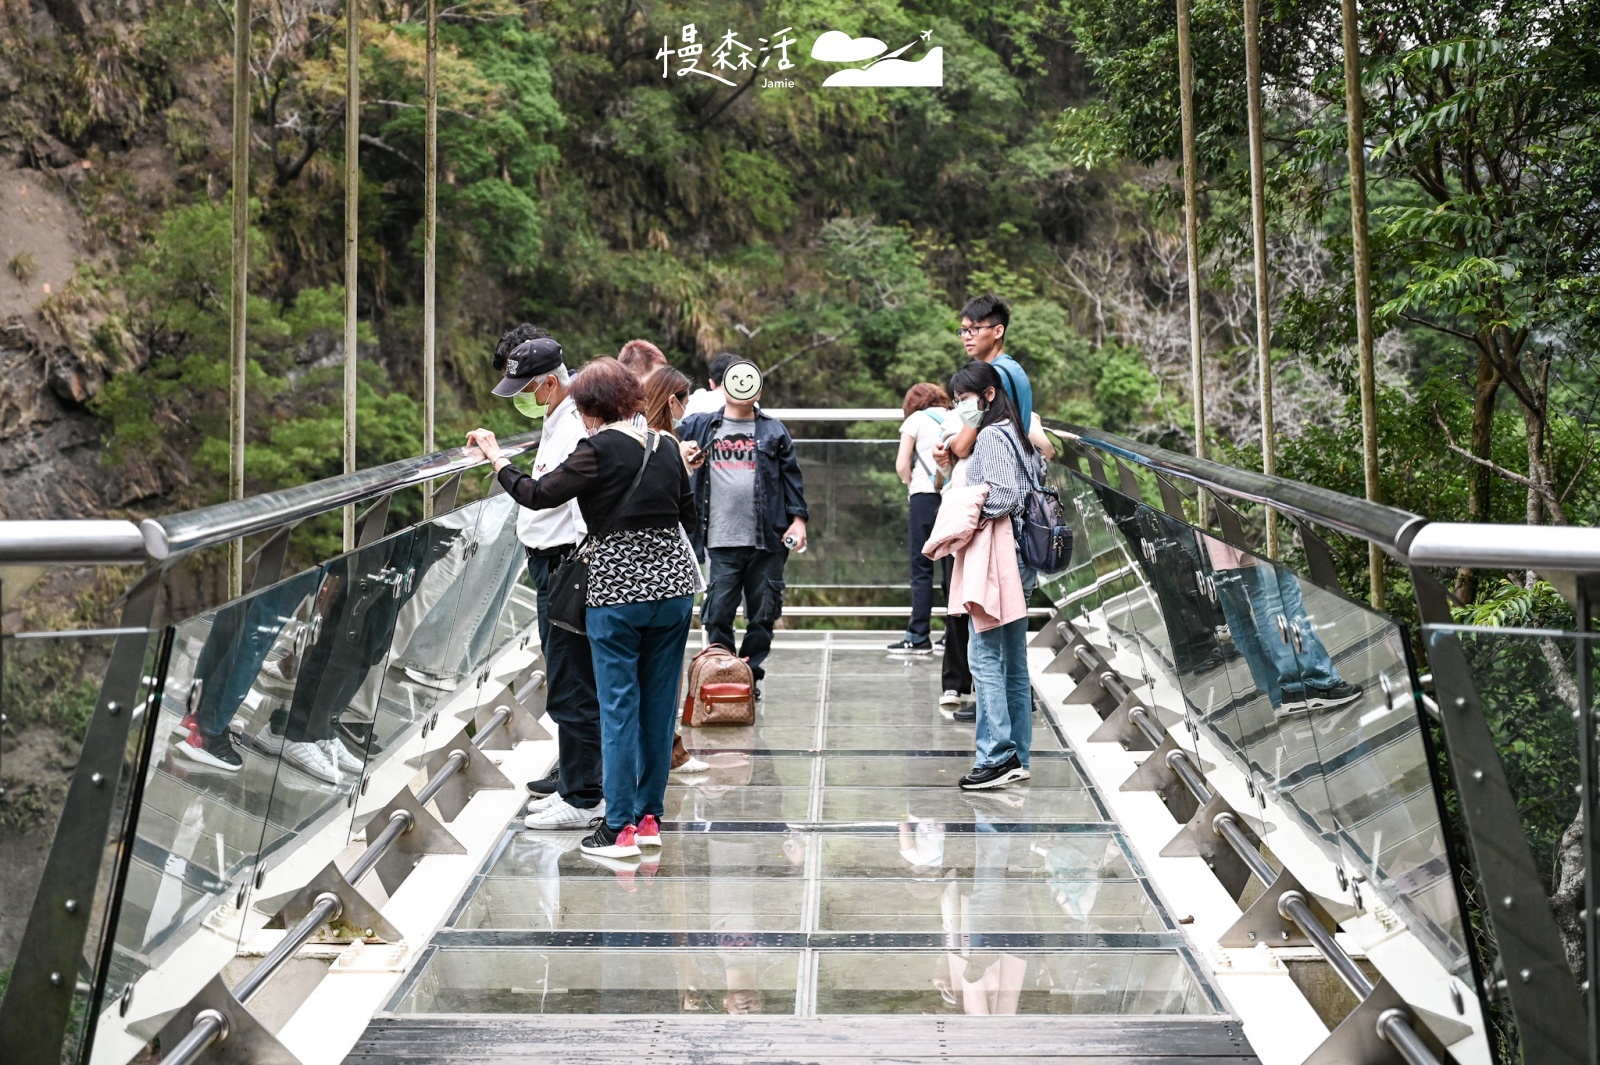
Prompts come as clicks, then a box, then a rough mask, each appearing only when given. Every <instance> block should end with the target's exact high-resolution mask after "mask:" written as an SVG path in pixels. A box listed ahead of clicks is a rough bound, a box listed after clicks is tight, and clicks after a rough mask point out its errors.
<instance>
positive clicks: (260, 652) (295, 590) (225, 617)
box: [194, 578, 317, 736]
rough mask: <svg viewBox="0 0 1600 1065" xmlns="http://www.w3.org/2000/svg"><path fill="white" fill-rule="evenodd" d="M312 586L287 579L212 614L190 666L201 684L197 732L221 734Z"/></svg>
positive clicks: (300, 581) (297, 580)
mask: <svg viewBox="0 0 1600 1065" xmlns="http://www.w3.org/2000/svg"><path fill="white" fill-rule="evenodd" d="M316 588H317V586H316V582H315V581H314V580H306V579H303V578H293V579H290V580H287V581H284V582H283V583H282V584H278V585H275V586H273V587H271V588H268V589H267V590H266V591H263V592H260V593H257V594H256V595H255V596H254V597H253V598H251V599H249V600H248V601H244V602H236V603H232V604H230V605H228V606H225V607H222V608H220V609H219V610H218V611H217V613H216V617H215V619H214V620H213V621H212V623H211V633H210V635H208V636H207V637H206V643H205V646H204V647H203V648H201V650H200V658H199V660H198V661H197V662H196V663H195V667H194V675H195V677H196V678H197V679H199V680H200V681H201V687H200V704H199V706H198V707H197V708H196V714H195V716H196V717H197V718H198V719H199V723H200V731H201V732H203V733H205V734H206V735H207V736H220V735H222V733H223V732H225V731H226V730H227V728H228V723H229V722H231V721H232V720H233V715H234V714H236V713H238V712H239V704H240V703H242V702H244V698H245V696H246V695H249V694H250V689H251V687H253V686H254V685H255V682H256V678H257V677H258V676H259V675H260V674H261V666H262V665H263V664H264V663H265V662H266V660H267V654H268V652H270V651H271V650H272V646H273V644H274V643H275V642H276V641H277V639H278V633H280V632H282V631H283V627H284V625H286V624H287V623H288V621H289V617H290V615H292V614H293V613H294V611H295V609H296V608H297V607H298V606H299V605H300V601H301V600H303V599H304V598H305V597H306V596H307V595H310V594H311V593H312V592H314V591H316Z"/></svg>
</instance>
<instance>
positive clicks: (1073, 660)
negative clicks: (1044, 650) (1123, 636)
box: [1044, 629, 1115, 680]
mask: <svg viewBox="0 0 1600 1065" xmlns="http://www.w3.org/2000/svg"><path fill="white" fill-rule="evenodd" d="M1070 631H1071V635H1070V636H1068V637H1067V642H1066V644H1065V645H1064V646H1063V647H1062V648H1061V650H1059V651H1057V652H1056V656H1055V657H1054V658H1052V659H1051V660H1050V664H1049V665H1047V666H1045V667H1044V671H1045V672H1046V673H1065V674H1067V675H1068V676H1070V677H1072V679H1073V680H1082V679H1083V675H1084V674H1085V673H1087V672H1088V671H1089V667H1088V666H1086V665H1084V664H1083V659H1081V658H1079V657H1078V654H1077V650H1078V648H1080V647H1083V648H1086V649H1087V650H1088V651H1089V653H1090V654H1092V655H1093V656H1094V657H1095V658H1096V660H1098V661H1100V662H1109V661H1111V656H1112V654H1114V653H1115V652H1113V651H1112V650H1111V648H1109V647H1102V646H1100V645H1099V644H1097V643H1090V642H1089V641H1088V640H1086V639H1084V638H1083V636H1082V635H1081V634H1080V633H1079V632H1077V630H1075V629H1074V630H1070Z"/></svg>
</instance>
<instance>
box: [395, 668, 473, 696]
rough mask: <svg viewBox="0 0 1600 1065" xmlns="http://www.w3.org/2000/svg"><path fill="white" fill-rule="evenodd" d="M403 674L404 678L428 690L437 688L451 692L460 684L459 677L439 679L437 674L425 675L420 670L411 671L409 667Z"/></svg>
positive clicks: (425, 673)
mask: <svg viewBox="0 0 1600 1065" xmlns="http://www.w3.org/2000/svg"><path fill="white" fill-rule="evenodd" d="M404 672H405V675H406V676H408V677H410V678H411V679H412V680H414V681H416V682H417V683H418V684H422V685H426V686H427V687H429V688H438V689H439V690H440V691H453V690H454V689H455V688H456V686H457V685H458V684H460V683H461V678H460V677H441V676H439V675H438V674H437V673H427V672H424V671H423V670H420V669H412V668H411V667H409V666H407V667H406V669H405V670H404Z"/></svg>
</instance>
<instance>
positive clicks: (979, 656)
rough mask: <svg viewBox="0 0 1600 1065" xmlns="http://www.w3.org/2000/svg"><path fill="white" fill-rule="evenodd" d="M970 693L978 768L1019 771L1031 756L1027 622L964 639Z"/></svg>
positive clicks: (1031, 717) (975, 634)
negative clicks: (1009, 766)
mask: <svg viewBox="0 0 1600 1065" xmlns="http://www.w3.org/2000/svg"><path fill="white" fill-rule="evenodd" d="M967 661H968V664H969V665H970V666H971V668H972V688H973V690H974V691H976V692H977V693H978V708H977V709H978V734H977V755H978V756H977V765H978V767H979V768H988V767H990V766H997V765H1001V764H1003V763H1004V762H1005V761H1006V760H1008V759H1009V758H1010V757H1011V756H1012V755H1013V754H1014V755H1016V756H1017V760H1018V761H1019V762H1021V763H1022V764H1023V765H1024V766H1026V765H1027V764H1028V756H1029V755H1030V754H1031V753H1032V751H1033V685H1032V683H1031V682H1030V680H1029V679H1028V619H1027V618H1025V617H1024V618H1018V619H1017V620H1016V621H1013V622H1011V623H1010V624H1009V625H1001V626H999V627H998V628H993V629H990V630H989V631H988V632H979V631H978V630H977V628H976V627H974V628H973V629H972V632H971V634H970V635H969V636H968V637H967Z"/></svg>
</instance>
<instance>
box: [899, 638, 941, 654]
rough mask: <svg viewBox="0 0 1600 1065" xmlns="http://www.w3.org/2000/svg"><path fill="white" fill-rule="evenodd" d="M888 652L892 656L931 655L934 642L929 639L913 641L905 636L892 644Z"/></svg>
mask: <svg viewBox="0 0 1600 1065" xmlns="http://www.w3.org/2000/svg"><path fill="white" fill-rule="evenodd" d="M888 650H889V653H890V654H892V655H931V654H933V641H931V640H929V639H927V638H923V639H921V640H913V639H912V638H911V637H909V636H905V637H902V638H901V639H899V640H896V641H895V642H894V643H891V644H890V645H889V647H888Z"/></svg>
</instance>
